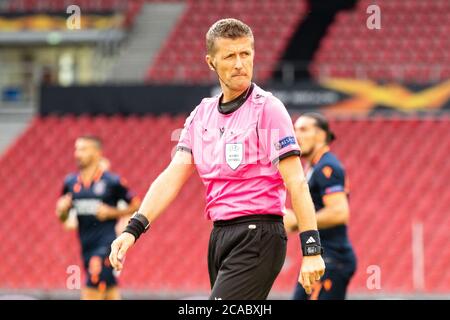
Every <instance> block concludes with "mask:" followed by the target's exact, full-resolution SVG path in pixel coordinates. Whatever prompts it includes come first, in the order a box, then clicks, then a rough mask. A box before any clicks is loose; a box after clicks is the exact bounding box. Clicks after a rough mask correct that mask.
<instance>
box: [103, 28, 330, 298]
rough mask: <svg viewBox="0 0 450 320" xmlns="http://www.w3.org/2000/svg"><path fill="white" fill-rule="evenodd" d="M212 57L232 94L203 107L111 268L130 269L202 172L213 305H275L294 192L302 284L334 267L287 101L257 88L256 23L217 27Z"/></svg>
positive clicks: (211, 37)
mask: <svg viewBox="0 0 450 320" xmlns="http://www.w3.org/2000/svg"><path fill="white" fill-rule="evenodd" d="M206 48H207V55H206V63H207V64H208V67H209V68H210V69H211V70H212V71H214V72H216V74H217V76H218V80H219V82H220V86H221V88H222V93H221V94H219V95H217V96H215V97H211V98H205V99H203V100H202V101H201V102H200V104H199V105H198V106H197V107H196V108H195V109H194V110H193V111H192V113H191V114H190V116H189V117H188V118H187V119H186V122H185V124H184V129H183V131H182V133H181V137H180V140H179V142H178V146H177V152H176V153H175V155H174V157H173V159H172V161H171V162H170V164H169V165H168V167H167V168H166V169H165V170H164V171H163V172H162V173H161V174H160V175H159V176H158V178H157V179H156V180H155V181H153V183H152V184H151V186H150V188H149V190H148V192H147V194H146V196H145V198H144V201H143V202H142V205H141V207H140V209H139V211H138V212H136V213H135V214H134V215H133V217H132V218H131V220H130V222H129V224H128V226H127V227H126V229H125V231H124V232H123V233H122V234H121V235H120V236H119V237H118V238H117V239H116V240H115V241H114V242H113V243H112V245H111V254H110V261H111V264H112V266H113V267H114V268H116V269H117V270H121V269H122V268H123V258H124V257H125V254H126V252H127V250H128V249H129V248H130V247H131V246H132V245H133V244H134V243H135V242H136V240H137V239H138V238H139V236H140V235H141V234H142V233H144V232H145V231H146V230H148V228H149V226H150V224H151V223H153V222H154V221H155V219H156V218H157V217H158V216H159V215H160V214H161V213H162V212H163V211H164V210H165V209H166V208H167V206H168V205H169V204H170V203H171V202H172V200H173V199H175V197H176V196H177V194H178V192H179V191H180V189H181V188H182V186H183V185H184V183H185V182H186V181H187V180H188V178H189V177H190V176H191V174H192V173H193V171H194V169H197V171H198V173H199V175H200V178H201V179H202V181H203V183H204V184H205V186H206V209H205V214H206V217H207V218H208V219H210V220H212V221H213V223H214V228H213V230H212V232H211V237H210V241H209V250H208V269H209V277H210V282H211V290H212V291H211V295H210V299H266V298H267V296H268V294H269V292H270V289H271V288H272V285H273V283H274V281H275V278H276V277H277V275H278V274H279V272H280V270H281V267H282V266H283V263H284V260H285V256H286V242H287V237H286V233H285V231H284V226H283V214H284V213H283V211H284V204H285V199H286V189H287V190H289V192H290V196H291V199H292V207H293V211H294V213H295V215H296V218H297V221H299V230H300V241H301V247H302V252H303V256H304V258H303V260H302V266H301V272H300V275H299V282H300V284H302V286H303V287H304V288H305V290H306V292H308V293H310V292H311V289H312V285H313V284H314V283H315V282H316V281H318V280H320V277H321V276H322V275H323V274H324V271H325V264H324V262H323V260H322V256H321V253H322V248H321V244H320V238H319V233H318V232H317V223H316V217H315V211H314V205H313V202H312V200H311V195H310V192H309V189H308V184H307V181H306V179H305V175H304V173H303V169H302V166H301V164H300V158H299V156H300V148H299V146H298V144H297V141H296V139H295V133H294V129H293V125H292V122H291V118H290V117H289V114H288V112H287V110H286V108H285V107H284V105H283V104H282V103H281V101H280V100H278V99H277V98H275V97H274V96H273V95H272V94H271V93H269V92H267V91H264V90H263V89H261V88H260V87H258V86H257V85H256V84H254V83H252V76H253V60H254V55H255V51H254V38H253V33H252V31H251V29H250V28H249V27H248V26H247V25H246V24H244V23H243V22H241V21H239V20H236V19H222V20H219V21H217V22H216V23H214V24H213V25H212V26H211V28H210V29H209V30H208V32H207V34H206Z"/></svg>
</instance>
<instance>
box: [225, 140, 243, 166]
mask: <svg viewBox="0 0 450 320" xmlns="http://www.w3.org/2000/svg"><path fill="white" fill-rule="evenodd" d="M243 157H244V146H243V144H242V143H227V144H225V161H226V162H227V164H228V166H229V167H230V168H231V169H233V170H236V169H237V167H239V165H240V164H241V163H242V159H243Z"/></svg>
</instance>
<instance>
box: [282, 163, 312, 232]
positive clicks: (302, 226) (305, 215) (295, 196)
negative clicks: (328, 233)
mask: <svg viewBox="0 0 450 320" xmlns="http://www.w3.org/2000/svg"><path fill="white" fill-rule="evenodd" d="M278 169H279V171H280V174H281V176H282V178H283V181H284V184H285V185H286V188H287V189H288V191H289V194H290V195H291V202H292V208H293V209H294V210H293V211H294V214H295V216H296V218H297V221H298V227H299V230H300V232H303V231H307V230H317V222H316V216H315V215H316V213H315V209H314V204H313V201H312V199H311V194H310V193H309V187H308V183H307V181H306V178H305V174H304V173H303V168H302V165H301V163H300V158H299V157H296V156H292V157H288V158H286V159H283V160H281V161H280V163H279V165H278Z"/></svg>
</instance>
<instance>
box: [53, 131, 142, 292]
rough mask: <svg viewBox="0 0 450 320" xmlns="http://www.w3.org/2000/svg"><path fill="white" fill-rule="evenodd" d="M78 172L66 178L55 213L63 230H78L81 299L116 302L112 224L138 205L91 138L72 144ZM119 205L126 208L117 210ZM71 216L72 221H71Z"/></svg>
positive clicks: (114, 227) (97, 143)
mask: <svg viewBox="0 0 450 320" xmlns="http://www.w3.org/2000/svg"><path fill="white" fill-rule="evenodd" d="M74 156H75V159H76V161H77V164H78V168H79V172H78V173H74V174H69V175H68V176H67V177H66V179H65V181H64V187H63V192H62V196H61V197H60V198H59V200H58V202H57V205H56V213H57V215H58V217H59V219H60V220H61V221H62V222H63V223H64V224H65V226H66V228H67V229H71V228H74V227H77V228H78V233H79V238H80V242H81V251H82V258H83V263H84V268H85V270H86V273H87V283H86V287H85V288H83V290H82V293H81V298H82V299H85V300H91V299H96V300H97V299H107V300H110V299H120V293H119V290H118V288H117V279H116V275H115V273H114V271H113V268H112V267H111V265H110V263H109V259H108V256H109V253H110V246H111V243H112V242H113V240H114V239H115V238H116V224H117V222H118V221H119V220H120V219H121V218H124V217H127V216H130V214H131V213H132V212H134V211H135V210H136V209H137V208H138V207H139V205H140V201H139V199H138V198H137V197H135V196H133V195H132V193H131V192H130V190H129V189H128V187H127V184H126V182H125V181H124V180H123V179H121V178H120V177H119V176H117V175H115V174H113V173H111V172H109V171H108V169H109V161H108V160H107V159H105V158H103V157H102V143H101V141H100V140H99V138H97V137H94V136H82V137H79V138H78V139H77V140H76V142H75V154H74ZM120 201H125V202H126V203H128V206H125V207H123V206H122V207H120V206H118V204H119V203H120ZM70 213H75V215H76V219H73V216H72V218H71V219H69V217H70V216H71V215H70Z"/></svg>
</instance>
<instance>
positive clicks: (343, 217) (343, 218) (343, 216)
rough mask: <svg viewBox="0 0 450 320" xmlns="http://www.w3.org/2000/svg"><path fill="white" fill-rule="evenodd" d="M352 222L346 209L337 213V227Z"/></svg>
mask: <svg viewBox="0 0 450 320" xmlns="http://www.w3.org/2000/svg"><path fill="white" fill-rule="evenodd" d="M349 220H350V212H349V210H348V209H346V208H342V209H340V210H338V212H336V221H335V222H336V225H341V224H348V222H349Z"/></svg>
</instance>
